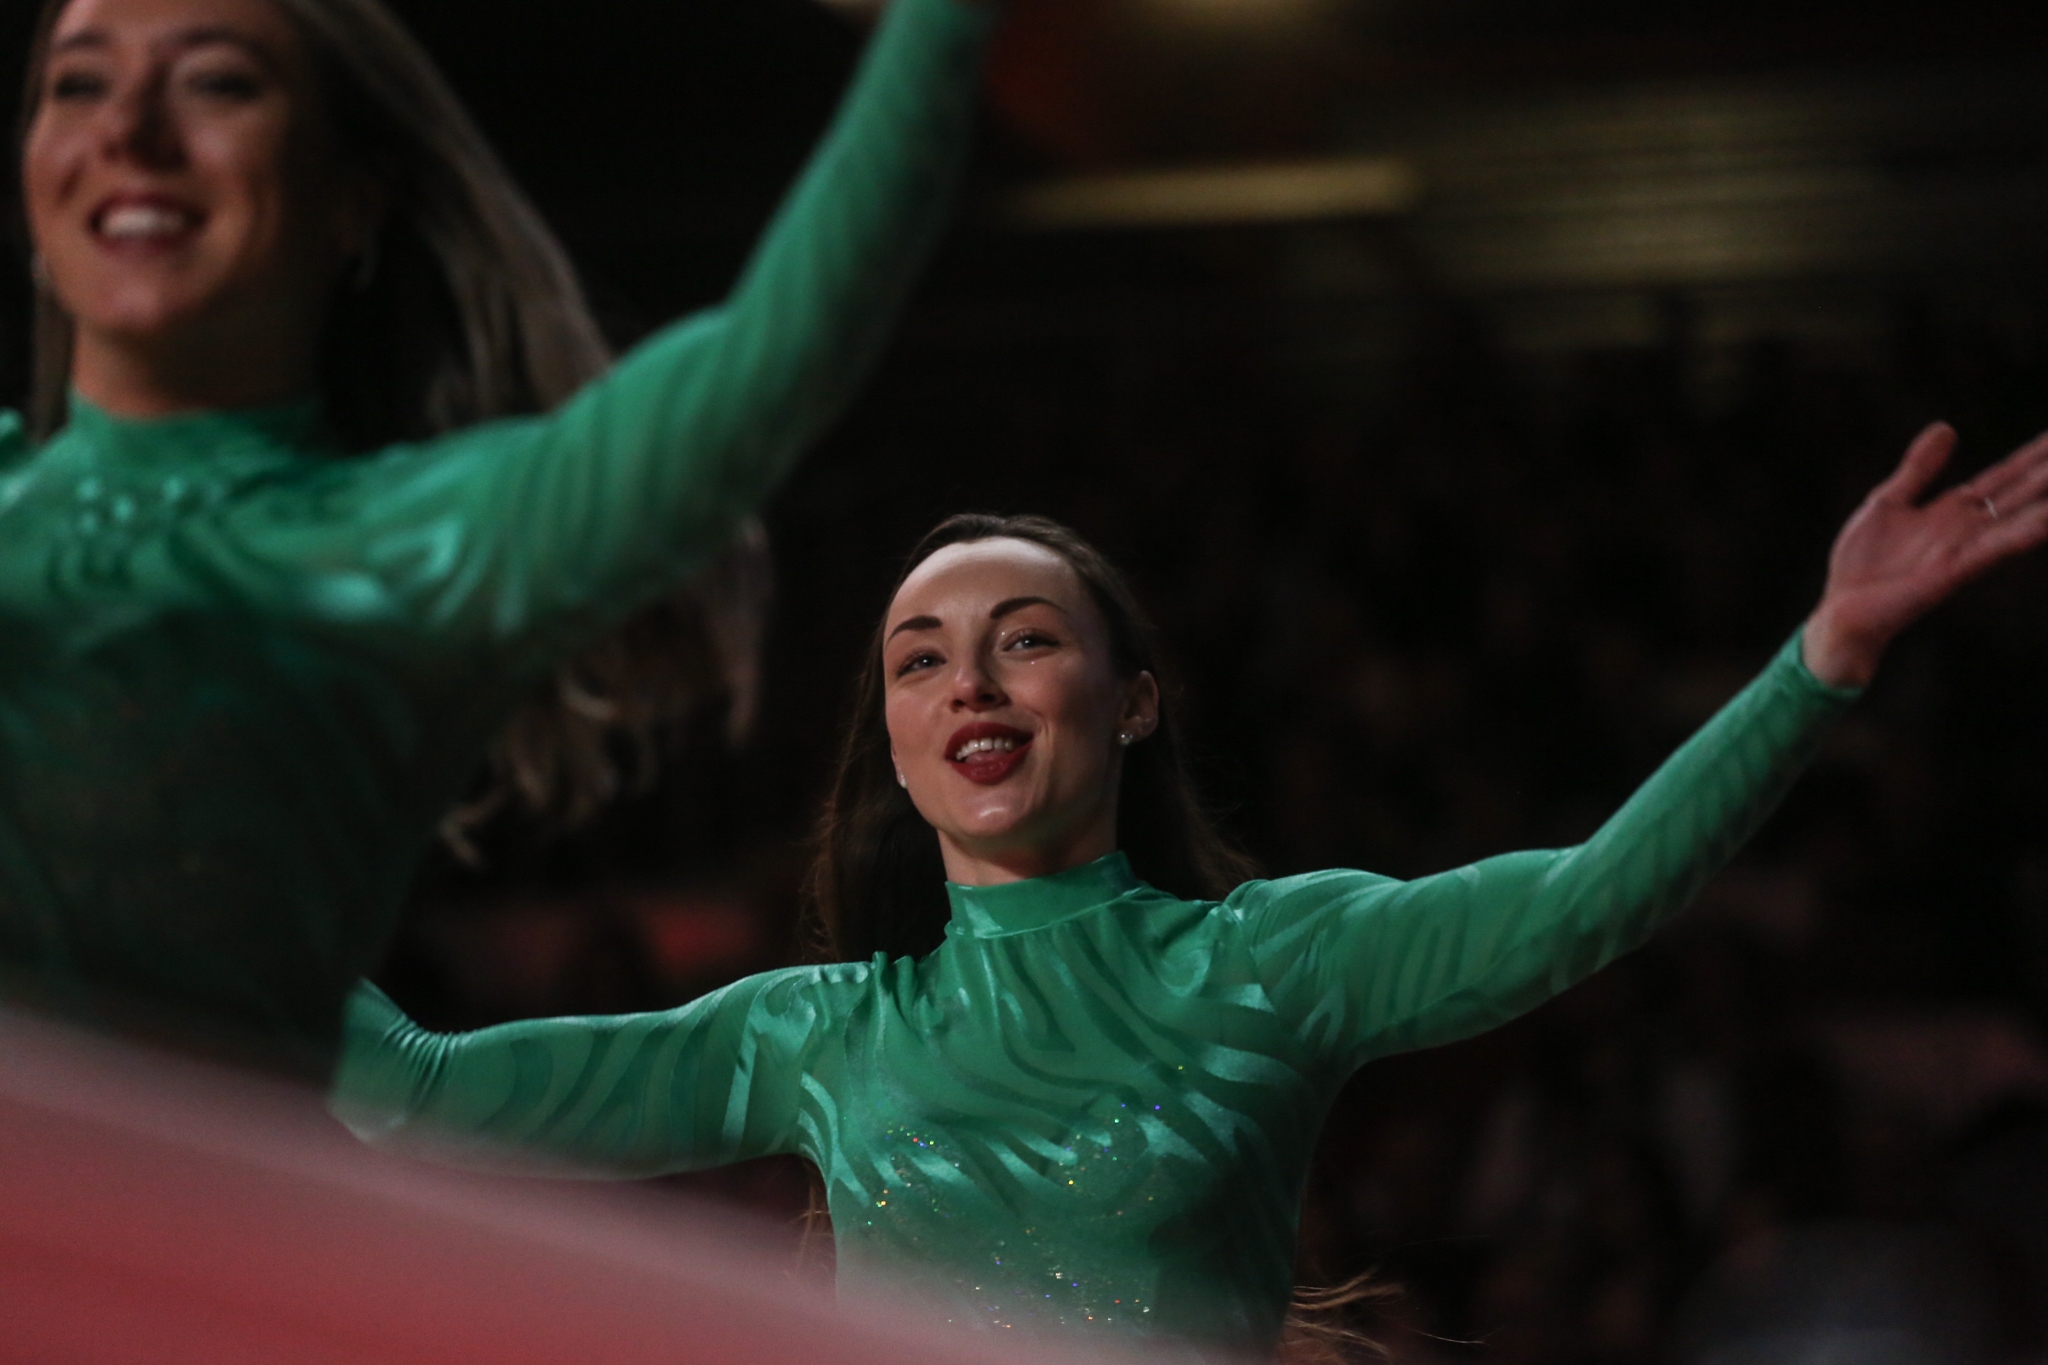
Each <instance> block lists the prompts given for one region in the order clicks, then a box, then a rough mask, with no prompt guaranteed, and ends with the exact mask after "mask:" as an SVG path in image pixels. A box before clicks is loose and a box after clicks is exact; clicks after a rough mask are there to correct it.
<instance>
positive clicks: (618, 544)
mask: <svg viewBox="0 0 2048 1365" xmlns="http://www.w3.org/2000/svg"><path fill="white" fill-rule="evenodd" d="M991 24H992V15H991V13H990V12H989V10H988V9H987V8H986V7H983V6H978V5H975V4H971V3H967V2H966V0H897V3H895V4H894V5H893V6H892V7H891V10H890V12H889V14H888V16H887V18H886V19H885V20H884V22H883V23H882V25H881V28H880V30H879V32H878V34H877V36H876V37H875V39H874V41H873V43H872V45H871V48H870V50H869V52H868V54H867V57H866V60H865V63H864V65H863V67H862V69H861V71H860V73H859V74H858V76H857V77H856V79H855V83H854V86H853V88H852V90H851V92H850V94H849V95H848V97H847V99H846V102H845V104H844V106H843V108H842V109H841V111H840V113H839V115H838V118H837V120H836V122H835V124H834V126H833V127H832V129H831V131H830V132H829V134H828V135H827V137H826V139H825V141H824V144H823V146H822V147H821V148H820V150H819V151H818V152H817V154H816V155H815V157H814V158H813V160H812V162H811V164H810V166H809V168H808V169H807V170H806V171H805V173H804V175H803V177H802V179H801V181H800V182H799V183H798V185H797V186H796V188H795V189H794V190H793V191H792V193H791V195H790V196H789V199H788V201H787V202H786V203H785V204H784V206H783V208H782V210H781V212H780V214H779V216H778V217H777V218H776V220H775V222H774V224H773V225H772V227H771V228H770V229H769V231H768V233H767V235H766V237H765V238H764V240H763V241H762V243H761V244H760V246H759V248H758V249H757V251H756V252H755V254H754V256H753V258H752V260H751V261H750V262H749V264H748V265H747V267H746V269H745V271H744V273H743V275H742V277H741V278H740V280H739V282H738V283H737V285H736V286H735V287H734V289H733V291H732V293H731V295H730V297H729V298H728V299H727V300H726V301H725V302H724V303H723V304H722V305H721V306H719V307H716V308H713V309H710V310H708V311H705V312H703V313H700V314H697V315H695V316H693V317H690V318H687V319H685V320H684V321H682V322H680V323H678V324H676V325H675V326H672V327H670V328H669V329H667V330H666V331H663V332H661V333H659V334H657V335H656V336H655V337H653V338H652V339H650V340H649V341H647V342H646V343H645V344H643V345H641V346H640V347H638V348H637V349H635V350H634V351H633V352H632V353H631V354H629V355H627V356H625V357H624V358H623V359H622V360H620V361H619V362H618V363H617V364H616V365H611V364H610V363H609V359H608V357H607V355H606V351H605V346H604V343H603V341H602V339H601V337H600V336H599V333H598V330H597V328H596V326H595V325H594V324H593V322H592V320H591V317H590V314H589V311H588V309H587V308H586V306H585V304H584V301H583V298H582V296H581V293H580V291H579V289H578V287H577V284H576V281H575V278H574V275H573V273H572V271H571V269H570V267H569V264H568V262H567V260H566V259H565V257H564V256H563V254H562V252H561V250H560V248H559V247H558V246H557V245H556V244H555V242H554V240H553V238H552V237H551V236H550V235H549V233H548V231H547V229H546V228H545V227H544V226H543V225H542V223H541V222H540V220H539V218H538V217H537V216H536V215H535V213H534V212H533V210H532V208H531V207H530V206H529V205H528V203H527V201H526V200H525V199H524V197H523V196H522V195H521V194H520V193H519V191H518V190H517V189H516V188H515V187H514V186H513V184H512V183H511V181H510V180H509V178H508V177H507V176H506V175H505V173H504V171H503V170H502V168H501V167H500V165H499V163H498V161H497V160H496V158H495V157H494V156H493V155H492V153H491V151H490V149H489V148H488V146H487V145H486V144H485V142H484V140H483V138H482V137H481V135H480V134H479V133H478V131H477V129H476V128H475V126H474V125H473V124H472V122H471V121H470V119H469V118H468V116H467V115H466V114H465V113H464V111H463V110H462V108H461V106H460V105H459V104H458V102H457V101H456V100H455V98H454V96H453V95H452V94H451V93H450V91H449V90H448V89H447V87H446V85H445V84H444V82H443V81H442V80H441V78H440V77H439V75H438V74H437V73H436V72H435V70H434V68H433V66H432V64H431V63H430V62H429V60H428V59H427V57H426V56H425V54H424V53H423V52H422V51H421V50H420V49H419V48H418V47H417V45H416V44H415V43H414V42H413V41H412V40H411V39H410V38H409V37H408V36H407V35H406V34H405V32H404V31H403V30H402V29H401V28H400V27H399V25H398V24H397V23H396V21H395V20H394V19H393V18H392V17H391V16H390V15H389V14H388V13H387V12H386V11H385V10H384V9H383V8H382V6H381V5H380V4H379V3H378V0H49V3H48V5H47V7H46V9H45V11H44V13H43V15H42V18H41V22H40V25H39V27H38V28H37V30H36V33H35V39H34V47H33V50H32V52H31V57H30V65H29V75H28V84H27V91H26V97H25V101H24V106H23V134H22V181H23V188H24V199H25V205H26V213H27V220H28V229H29V235H30V238H31V241H32V244H33V248H34V252H35V256H34V262H33V274H34V278H35V283H36V353H35V361H36V378H35V392H34V395H33V400H32V402H31V404H30V407H29V410H28V413H27V416H26V421H23V420H20V419H17V418H16V417H14V416H13V415H11V414H10V415H0V471H4V472H0V990H4V992H5V993H6V994H7V995H9V996H11V997H13V998H17V999H23V998H26V999H33V1000H38V1001H41V1002H43V1003H45V1004H47V1005H49V1006H52V1007H55V1008H60V1009H65V1010H69V1011H72V1012H82V1013H85V1014H88V1015H91V1016H95V1017H101V1018H106V1017H121V1016H122V1015H123V1014H124V1011H125V1010H126V1009H127V1008H128V1006H129V1005H131V1004H134V1003H138V1002H139V1003H141V1004H143V1005H144V1006H146V1009H147V1013H148V1015H149V1017H150V1018H152V1019H155V1020H162V1019H164V1018H166V1017H182V1018H185V1019H187V1020H189V1021H194V1022H195V1025H196V1026H197V1027H199V1028H200V1029H201V1030H202V1031H204V1030H208V1029H214V1028H221V1029H224V1030H227V1031H229V1032H231V1033H234V1034H236V1035H239V1036H244V1037H249V1036H253V1037H260V1038H263V1039H266V1040H268V1043H269V1044H270V1045H273V1046H275V1047H279V1048H283V1049H285V1050H288V1051H291V1052H293V1053H294V1054H295V1055H296V1056H297V1057H299V1058H300V1059H302V1061H303V1062H304V1063H305V1064H306V1065H308V1066H311V1067H314V1068H318V1067H321V1066H323V1065H325V1061H326V1059H327V1058H329V1057H331V1054H332V1049H333V1046H334V1042H335V1040H336V1038H337V1037H338V1035H339V1029H340V1022H341V1013H342V1003H343V1000H344V998H345V997H346V995H347V992H348V989H349V987H350V985H351V984H352V983H353V982H354V981H355V980H356V979H357V978H358V977H359V976H360V975H362V973H363V972H364V971H366V970H367V969H369V968H370V967H371V966H373V965H374V964H375V962H376V961H377V959H378V957H379V955H380V953H381V952H382V950H383V948H384V946H385V944H386V941H387V939H388V937H389V935H390V932H391V929H392V927H393V924H394V921H395V919H396V918H397V915H398V913H399V910H400V907H401V904H402V902H403V899H404V897H405V894H406V891H407V887H408V884H409V882H410V879H411V877H412V875H413V871H414V868H415V866H416V864H417V862H418V860H419V859H420V857H421V855H422V854H423V853H424V852H425V851H426V850H427V848H428V847H429V845H430V843H431V841H432V840H433V838H434V835H435V831H436V830H437V828H439V827H441V826H442V824H443V821H444V817H446V816H447V814H448V813H449V811H450V809H451V808H452V807H454V806H455V805H456V804H457V803H458V802H459V801H461V800H462V799H463V798H464V797H465V796H466V795H470V794H473V792H474V790H475V788H474V784H475V782H476V780H477V777H478V774H479V771H480V769H481V768H482V766H483V765H484V762H485V759H486V754H487V751H489V750H491V749H492V746H493V744H494V738H495V743H496V746H497V747H496V753H497V756H498V762H497V767H498V769H499V771H500V773H501V775H502V776H503V778H504V779H505V780H507V781H511V782H514V783H515V784H518V785H521V786H523V787H524V788H525V790H526V792H527V794H528V795H529V796H530V797H532V798H534V799H537V800H541V799H551V798H553V797H554V796H556V795H563V796H564V799H566V800H567V801H569V802H570V803H571V804H574V803H575V802H576V801H578V800H587V796H588V791H589V789H591V788H592V787H594V786H602V784H603V782H604V781H605V780H606V778H607V774H608V762H607V757H606V754H607V749H606V746H607V744H609V743H610V742H611V741H612V739H613V737H614V736H613V731H615V730H616V729H617V728H618V727H619V726H620V725H625V726H627V727H628V728H631V727H633V726H638V727H640V728H641V729H642V730H643V731H644V729H645V728H646V727H647V726H648V725H651V724H652V723H654V722H655V721H656V720H658V719H659V717H660V716H661V715H662V714H663V713H664V711H665V710H666V709H668V703H669V702H670V701H672V700H673V694H674V693H675V692H676V691H677V690H678V687H677V685H676V680H675V679H674V678H673V676H669V677H666V678H665V677H663V676H662V674H661V670H660V669H659V668H655V667H652V666H650V665H648V664H647V661H646V660H645V659H644V657H641V654H644V651H641V652H638V653H636V651H635V650H633V649H622V648H621V647H619V646H617V645H615V644H611V643H608V642H610V641H613V640H615V639H617V638H618V637H617V636H616V635H615V634H614V633H615V632H617V631H619V630H620V628H621V627H622V625H624V624H625V623H627V622H628V620H629V618H632V617H633V616H634V615H635V613H638V612H642V611H646V610H650V609H660V604H661V603H662V602H663V600H664V599H666V598H668V597H670V595H672V594H674V593H675V592H676V591H677V590H678V589H679V588H680V587H682V586H683V585H684V584H685V582H686V581H687V580H689V579H690V577H691V576H692V575H693V574H695V573H697V572H699V571H700V570H701V569H702V568H703V566H704V565H705V564H706V563H707V562H708V561H710V560H711V559H713V558H714V557H715V556H716V555H718V554H719V552H720V551H721V550H722V549H723V548H724V547H725V546H727V545H728V544H729V543H730V542H731V541H732V540H733V537H734V535H735V532H736V530H737V529H738V528H740V527H741V526H742V524H743V519H744V518H745V517H746V516H747V514H748V513H749V512H750V511H752V509H754V508H755V507H756V506H758V505H759V503H760V502H761V500H762V499H763V497H764V496H765V495H766V494H767V492H768V491H769V490H770V489H771V488H772V487H773V486H774V485H775V483H776V481H777V480H778V479H779V478H780V477H781V476H782V475H783V473H784V472H786V470H787V469H788V468H789V466H790V464H791V463H792V461H793V460H794V459H795V457H796V456H797V454H798V453H799V452H800V451H801V450H802V449H803V447H804V445H805V443H806V442H807V441H808V440H810V439H811V438H812V437H813V436H815V435H816V434H817V432H818V431H819V430H820V428H821V427H822V426H823V425H824V424H825V423H826V422H828V421H829V420H830V419H831V418H832V416H833V415H834V414H835V413H836V412H837V411H838V410H839V408H840V407H841V406H842V405H843V403H844V402H845V400H846V399H847V397H848V395H849V394H850V393H851V392H852V390H853V388H854V386H855V384H856V383H857V381H858V380H859V378H860V376H861V374H862V373H863V371H864V370H865V368H866V366H867V364H868V363H869V361H870V360H871V359H872V358H873V356H874V354H875V352H876V350H877V349H878V346H879V344H880V342H881V340H882V339H883V336H884V334H885V332H886V329H887V325H888V323H889V321H890V319H891V317H892V316H893V314H894V312H895V311H896V309H897V307H898V305H899V304H900V303H901V301H902V299H903V296H904V294H905V293H906V292H907V289H908V286H909V284H910V282H911V280H912V278H913V276H914V273H915V271H916V268H917V266H918V264H919V262H920V261H921V260H922V258H923V257H924V255H925V254H926V251H927V249H928V248H929V246H930V244H931V242H932V240H933V239H934V237H935V236H936V235H937V232H938V230H939V228H940V226H941V222H942V219H943V215H944V211H945V205H946V203H947V201H948V198H949V190H950V187H951V183H952V181H953V179H954V177H955V173H956V170H957V168H958V166H959V164H960V162H961V159H962V150H963V147H964V144H965V142H966V140H967V135H968V132H969V128H970V124H971V122H972V114H973V108H974V96H975V91H976V87H977V83H978V78H977V71H978V66H979V56H980V53H981V50H982V48H983V46H984V42H985V39H986V36H987V33H988V30H989V28H990V27H991ZM645 634H646V632H641V635H642V636H643V637H644V636H645ZM592 650H596V651H597V652H596V653H594V654H593V653H591V652H590V651H592ZM551 679H553V681H550V680H551ZM685 681H687V680H685ZM684 690H687V689H684ZM537 693H538V700H536V694H537ZM508 727H509V728H508ZM507 736H509V738H507Z"/></svg>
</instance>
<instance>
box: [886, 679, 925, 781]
mask: <svg viewBox="0 0 2048 1365" xmlns="http://www.w3.org/2000/svg"><path fill="white" fill-rule="evenodd" d="M927 709H928V708H926V707H922V706H919V705H918V704H917V697H916V695H915V694H913V693H906V692H897V693H892V694H891V695H890V697H889V699H888V700H887V701H886V702H884V703H883V706H882V722H883V724H884V725H885V726H887V727H888V731H889V746H890V748H892V749H894V750H895V751H896V761H897V763H898V764H899V765H900V766H901V767H902V768H904V769H905V770H906V771H908V770H909V769H910V767H911V766H912V765H914V764H918V763H922V762H924V761H925V760H926V759H927V758H929V757H931V751H932V749H933V743H932V741H931V740H930V737H929V735H928V733H927V732H928V731H929V730H930V728H931V726H930V722H929V720H928V718H927V717H926V716H925V714H924V713H925V711H926V710H927Z"/></svg>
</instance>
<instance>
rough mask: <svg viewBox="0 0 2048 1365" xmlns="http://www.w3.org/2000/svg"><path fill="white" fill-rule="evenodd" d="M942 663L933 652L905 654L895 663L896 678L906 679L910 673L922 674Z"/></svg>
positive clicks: (922, 650) (915, 651)
mask: <svg viewBox="0 0 2048 1365" xmlns="http://www.w3.org/2000/svg"><path fill="white" fill-rule="evenodd" d="M941 662H943V661H942V660H941V659H940V658H939V656H938V653H937V652H936V651H934V650H929V649H920V650H914V651H913V652H911V653H909V654H906V655H904V656H903V658H901V659H899V660H898V661H897V663H896V676H897V677H899V678H907V677H909V676H910V675H911V674H912V673H918V672H922V671H923V670H925V669H927V668H932V667H935V666H936V665H938V664H939V663H941Z"/></svg>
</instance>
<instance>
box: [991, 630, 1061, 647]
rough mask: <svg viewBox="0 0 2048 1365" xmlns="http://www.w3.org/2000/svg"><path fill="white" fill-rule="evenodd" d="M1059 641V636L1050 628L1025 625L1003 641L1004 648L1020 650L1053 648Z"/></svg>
mask: <svg viewBox="0 0 2048 1365" xmlns="http://www.w3.org/2000/svg"><path fill="white" fill-rule="evenodd" d="M1059 642H1060V641H1059V637H1058V636H1056V635H1054V634H1053V633H1052V632H1051V631H1049V630H1045V629H1043V628H1041V627H1039V626H1024V627H1022V628H1021V629H1019V630H1018V631H1017V632H1016V633H1015V634H1013V635H1012V636H1010V638H1009V639H1007V640H1005V641H1003V648H1004V649H1009V650H1017V651H1020V652H1021V651H1023V650H1027V649H1051V648H1053V647H1054V646H1056V645H1058V644H1059Z"/></svg>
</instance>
